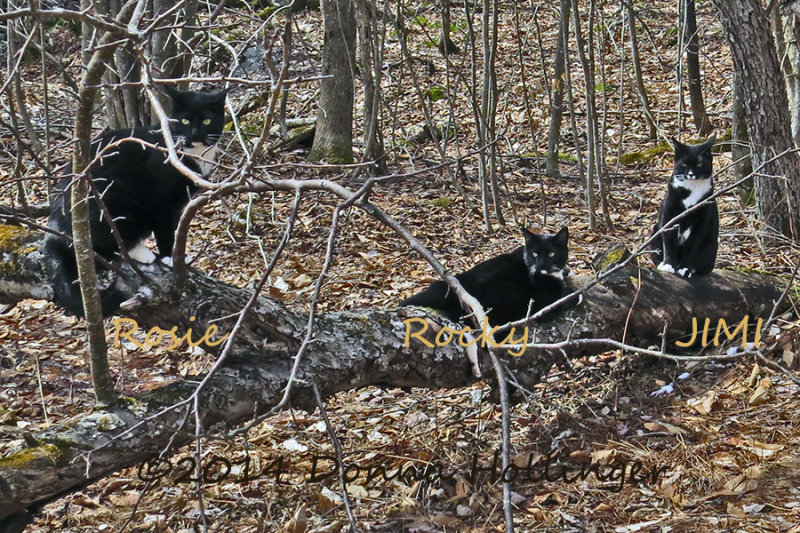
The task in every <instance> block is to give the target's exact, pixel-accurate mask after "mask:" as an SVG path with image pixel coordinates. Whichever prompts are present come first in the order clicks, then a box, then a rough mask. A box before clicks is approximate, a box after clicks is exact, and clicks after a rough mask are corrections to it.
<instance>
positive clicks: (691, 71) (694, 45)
mask: <svg viewBox="0 0 800 533" xmlns="http://www.w3.org/2000/svg"><path fill="white" fill-rule="evenodd" d="M684 10H685V14H684V15H685V16H684V21H685V23H686V27H685V29H684V34H683V35H684V37H685V39H686V75H687V77H688V80H687V81H688V83H689V101H690V102H691V105H692V117H693V118H694V125H695V127H696V128H697V131H698V132H699V133H700V136H701V137H705V136H707V135H708V134H709V133H711V131H712V130H713V129H714V126H713V125H712V124H711V120H710V119H709V118H708V113H707V112H706V104H705V102H704V101H703V83H702V79H701V76H700V38H699V36H698V35H697V13H696V12H695V0H684Z"/></svg>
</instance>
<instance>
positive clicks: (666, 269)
mask: <svg viewBox="0 0 800 533" xmlns="http://www.w3.org/2000/svg"><path fill="white" fill-rule="evenodd" d="M656 268H657V270H659V271H661V272H668V273H670V274H674V273H675V269H674V268H673V267H672V265H670V264H667V263H664V262H663V261H662V262H661V264H660V265H658V267H656Z"/></svg>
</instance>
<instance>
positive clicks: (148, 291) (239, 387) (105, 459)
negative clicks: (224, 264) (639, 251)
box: [0, 226, 781, 529]
mask: <svg viewBox="0 0 800 533" xmlns="http://www.w3.org/2000/svg"><path fill="white" fill-rule="evenodd" d="M39 241H40V235H38V234H36V233H33V232H28V231H26V230H24V229H21V228H19V227H13V226H0V257H2V259H3V263H2V268H0V302H4V303H14V302H17V301H19V300H21V299H24V298H39V299H46V298H50V297H51V296H52V293H51V292H50V290H49V287H48V285H47V281H46V276H45V275H44V268H43V266H42V262H41V259H42V258H41V253H40V252H39V248H38V246H39ZM125 270H126V271H127V272H130V275H129V276H128V279H127V280H126V281H125V282H124V283H123V285H124V286H125V287H126V288H127V290H128V291H129V293H130V294H132V295H134V294H135V296H134V297H133V299H134V300H135V301H137V302H138V303H139V306H138V307H134V308H131V309H128V310H126V311H124V316H125V317H129V318H132V319H134V320H136V321H137V322H138V324H139V325H140V327H146V328H149V327H159V328H162V329H164V330H169V329H171V328H172V327H173V326H176V327H177V332H178V333H179V334H181V335H183V334H185V333H186V332H187V330H188V329H189V328H194V330H195V331H201V330H202V331H205V330H206V329H207V328H208V327H209V326H210V325H211V324H212V322H213V324H214V325H216V326H217V327H218V328H219V330H220V331H221V332H226V331H230V329H231V327H232V325H233V323H234V320H235V318H236V317H235V315H236V313H238V311H239V310H241V309H242V308H243V307H244V305H245V302H246V301H247V300H248V298H249V297H250V296H251V294H250V292H248V291H246V290H243V289H240V288H237V287H234V286H231V285H228V284H225V283H222V282H220V281H219V280H216V279H214V278H211V277H209V276H206V275H204V274H202V273H200V272H198V271H194V270H190V272H189V275H188V279H187V282H186V284H185V285H184V287H183V290H182V292H181V293H180V294H176V292H177V291H176V290H175V289H174V285H173V276H172V272H171V270H170V269H169V268H167V267H165V266H163V265H161V264H159V263H156V264H153V265H147V266H146V267H145V268H144V270H145V272H146V274H147V275H148V276H149V277H150V281H149V282H148V283H147V284H144V285H143V284H142V283H141V282H140V280H139V279H138V277H137V276H136V275H135V274H133V273H132V270H130V269H128V268H127V267H126V268H125ZM592 279H593V276H573V277H572V278H570V283H571V284H572V285H573V286H575V287H587V286H588V285H589V284H590V283H591V281H592ZM780 294H781V288H780V284H779V282H778V281H777V280H776V279H775V278H774V277H771V276H768V275H766V274H760V273H747V274H745V273H741V272H733V271H715V272H713V273H712V274H711V275H709V276H703V277H697V278H692V279H688V280H687V279H682V278H679V277H676V276H673V275H669V274H663V273H661V272H657V271H654V270H652V269H638V268H637V267H636V266H634V265H633V264H629V265H628V266H626V267H625V268H621V269H619V270H618V271H616V272H614V273H613V274H611V275H610V276H608V277H607V278H606V279H603V280H602V281H601V282H600V283H598V284H596V285H594V286H591V287H590V288H588V289H587V290H586V292H585V294H584V298H583V303H582V304H581V305H580V306H578V307H577V308H574V309H572V310H570V311H568V312H567V313H565V314H564V315H563V316H562V317H559V318H558V319H556V320H554V321H552V322H548V323H544V324H534V325H532V326H530V328H531V331H530V333H531V335H530V338H531V340H532V341H534V340H535V342H536V343H540V344H550V345H551V346H541V345H538V346H533V347H532V346H529V347H528V349H527V350H525V351H524V353H522V354H521V355H519V356H512V355H508V353H501V357H502V359H503V361H504V363H505V365H506V366H507V368H508V369H509V371H510V372H512V373H514V374H515V376H516V378H517V380H518V381H520V382H521V383H522V385H524V386H530V385H532V384H535V383H536V382H537V381H538V380H539V378H540V376H542V375H543V374H544V373H545V372H547V371H548V370H549V368H550V367H551V366H552V364H553V363H554V362H556V361H558V360H561V359H563V358H564V357H569V358H573V357H579V356H582V355H586V354H590V353H600V352H603V351H605V350H607V349H608V343H606V342H599V341H596V339H609V340H613V341H622V340H624V341H625V342H626V343H628V344H630V345H636V346H644V347H646V346H651V345H656V346H661V344H662V335H663V336H664V337H665V338H666V339H667V346H668V350H669V351H672V350H674V346H675V345H674V342H675V341H679V342H683V341H685V340H686V339H687V338H688V336H690V335H691V333H692V331H693V325H692V324H693V318H694V319H696V321H695V323H705V320H706V319H708V320H709V323H710V324H713V325H714V326H715V327H716V325H717V324H719V323H721V321H722V320H724V321H725V322H726V324H728V325H730V326H733V325H738V324H740V323H742V321H743V319H744V318H745V317H750V320H751V321H752V322H755V321H756V319H757V318H766V317H767V316H768V315H769V313H770V311H771V310H772V308H773V305H774V302H775V301H776V300H777V299H778V298H779V296H780ZM192 317H194V318H192ZM220 317H227V318H222V319H221V320H217V319H219V318H220ZM417 318H419V319H424V320H425V323H426V324H428V326H429V330H428V331H427V332H426V333H425V334H424V335H422V336H421V337H412V336H411V335H410V334H411V333H413V332H414V331H416V329H413V330H412V329H410V325H411V324H412V321H410V320H409V319H417ZM698 321H699V322H698ZM413 324H420V323H418V322H413ZM306 327H307V317H306V316H305V315H304V314H302V313H298V312H295V311H293V310H290V309H288V308H286V307H285V306H284V305H283V304H282V303H281V302H280V301H277V300H274V299H271V298H266V297H261V298H259V299H258V301H257V303H256V305H255V306H254V307H253V309H252V310H251V312H250V313H249V314H248V315H247V316H246V317H245V319H244V322H243V328H242V330H241V333H240V334H239V335H238V336H237V337H236V338H235V339H234V343H233V349H232V352H231V355H230V357H229V358H228V359H227V360H226V362H225V365H224V366H223V367H221V368H220V369H219V371H218V372H216V374H214V376H213V377H212V378H211V379H210V381H209V382H208V383H207V386H205V387H204V389H203V390H202V391H201V393H200V394H199V406H200V408H199V411H200V413H199V414H200V421H201V424H202V429H203V431H207V432H208V431H210V432H219V431H221V430H223V429H224V428H230V427H235V426H237V425H238V424H241V423H242V422H243V421H246V420H249V419H251V418H252V417H254V416H255V415H258V414H262V413H266V412H269V411H270V409H271V408H272V407H274V406H275V405H277V404H278V403H279V402H280V400H281V398H282V396H283V394H284V390H285V388H286V386H287V383H288V380H289V375H290V372H291V368H292V365H293V361H294V357H295V354H296V353H297V350H298V349H299V347H300V346H301V345H302V344H303V339H304V337H305V334H306ZM415 327H416V326H415ZM445 327H448V328H451V329H453V330H455V329H457V327H456V326H455V325H453V324H450V323H449V322H448V321H447V320H446V319H444V318H443V317H441V316H440V315H438V314H435V313H433V312H430V310H424V309H418V308H401V309H389V310H376V309H369V310H363V311H347V312H331V313H326V314H323V315H321V316H319V317H317V318H316V321H315V324H314V329H313V339H314V342H312V343H308V344H307V345H306V346H305V353H304V356H303V358H302V363H301V364H300V365H299V368H298V373H297V377H296V381H295V383H294V385H293V394H292V400H291V401H292V405H293V406H294V407H299V408H305V409H313V408H314V406H315V403H314V402H313V399H312V398H313V394H312V393H311V392H310V387H309V384H311V383H315V384H317V385H318V387H319V389H320V391H321V392H322V394H323V395H324V396H329V395H331V394H333V393H335V392H338V391H343V390H349V389H353V388H357V387H362V386H366V385H386V386H402V387H428V388H434V387H436V388H450V387H462V386H466V385H469V384H471V383H474V382H475V381H476V380H477V379H478V378H476V377H475V375H474V374H473V372H472V370H471V363H470V362H469V360H468V358H467V357H466V355H465V349H464V347H463V346H460V345H459V343H458V342H455V341H452V342H449V343H447V344H443V345H436V342H435V340H436V335H435V334H434V332H436V331H442V330H443V328H445ZM445 331H446V330H445ZM740 331H741V330H740ZM623 332H624V337H623ZM751 332H752V330H751ZM503 336H505V335H504V334H498V338H502V337H503ZM517 336H519V335H517ZM750 337H751V338H750V339H748V340H752V338H753V334H752V333H751V334H750ZM195 338H197V337H195ZM708 338H709V339H710V338H711V337H708ZM423 339H425V341H426V342H423ZM442 339H443V336H442V337H440V340H442ZM593 339H594V340H593ZM564 341H569V342H564ZM555 343H558V346H557V347H554V346H552V345H553V344H555ZM220 347H221V345H218V346H216V347H215V348H210V349H217V350H219V349H220ZM479 363H480V366H481V368H483V369H484V371H483V373H484V374H488V373H489V372H488V369H490V368H491V365H490V363H489V359H488V354H487V353H486V352H485V351H484V350H480V352H479ZM196 382H197V377H193V381H192V382H188V381H177V382H174V383H172V384H170V385H167V386H165V387H162V388H159V389H157V390H154V391H152V392H150V393H148V394H145V395H143V396H142V397H140V398H138V399H137V400H138V401H137V402H136V403H135V405H136V407H135V408H131V407H129V405H130V404H120V405H116V406H113V407H110V408H108V409H106V410H104V411H95V412H91V413H86V414H83V415H79V416H76V417H74V418H72V419H70V420H67V421H65V422H64V423H61V424H57V425H54V426H52V427H49V428H47V429H45V430H42V431H39V432H37V433H35V434H33V435H30V436H28V437H27V438H26V439H25V444H24V445H23V446H21V447H20V449H18V450H17V451H15V452H13V453H11V454H9V455H7V456H5V457H3V458H0V524H3V523H6V524H11V523H12V521H15V520H16V521H17V523H23V522H24V521H25V517H26V516H27V513H29V512H30V511H35V509H37V508H38V507H39V506H41V505H43V504H44V503H46V502H47V501H50V500H52V499H54V498H56V497H58V496H60V495H63V494H64V493H66V492H69V491H72V490H76V489H78V488H80V487H82V486H84V485H86V484H88V483H90V482H92V481H94V480H96V479H99V478H102V477H104V476H107V475H109V474H111V473H113V472H115V471H117V470H120V469H123V468H126V467H129V466H132V465H136V464H138V463H141V462H142V461H143V460H145V459H146V458H148V457H150V456H152V455H153V454H155V453H160V452H162V451H163V450H164V449H165V447H166V446H167V443H171V446H172V447H173V449H175V448H177V447H178V446H180V445H182V444H184V443H186V442H188V441H189V440H191V439H192V438H193V436H194V434H195V428H194V417H192V416H190V417H188V418H187V417H186V413H187V409H190V408H191V404H190V403H189V404H186V403H182V402H183V401H184V400H186V399H187V398H189V397H190V396H191V395H192V394H193V393H194V392H195V389H196ZM175 406H177V407H175ZM3 520H6V522H2V521H3ZM0 529H1V528H0Z"/></svg>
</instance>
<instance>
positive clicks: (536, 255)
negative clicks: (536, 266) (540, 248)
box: [531, 252, 539, 257]
mask: <svg viewBox="0 0 800 533" xmlns="http://www.w3.org/2000/svg"><path fill="white" fill-rule="evenodd" d="M531 255H532V256H533V257H539V254H537V253H536V252H533V253H531Z"/></svg>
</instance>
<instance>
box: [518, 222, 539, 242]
mask: <svg viewBox="0 0 800 533" xmlns="http://www.w3.org/2000/svg"><path fill="white" fill-rule="evenodd" d="M519 229H520V230H522V236H523V237H525V244H526V245H528V246H529V245H530V244H531V243H535V242H538V240H539V236H538V235H536V234H535V233H534V232H532V231H530V230H529V229H528V228H526V227H525V226H520V227H519Z"/></svg>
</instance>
